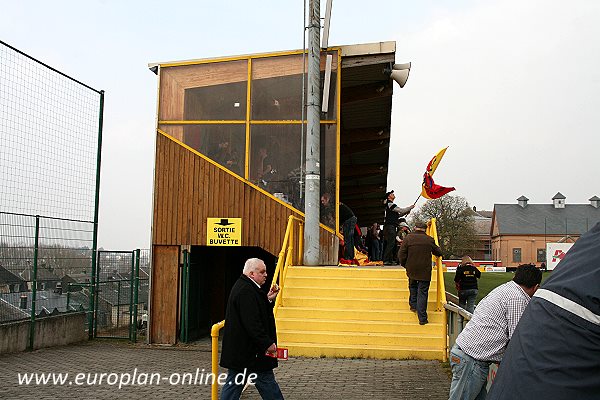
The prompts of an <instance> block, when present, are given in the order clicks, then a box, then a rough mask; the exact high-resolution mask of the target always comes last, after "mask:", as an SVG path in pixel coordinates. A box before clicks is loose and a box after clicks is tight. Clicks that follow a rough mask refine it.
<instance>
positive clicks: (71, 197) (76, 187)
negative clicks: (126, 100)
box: [0, 41, 104, 348]
mask: <svg viewBox="0 0 600 400" xmlns="http://www.w3.org/2000/svg"><path fill="white" fill-rule="evenodd" d="M103 97H104V93H103V92H101V91H98V90H95V89H93V88H91V87H89V86H87V85H85V84H83V83H81V82H79V81H77V80H75V79H73V78H71V77H69V76H68V75H66V74H64V73H62V72H60V71H58V70H56V69H54V68H52V67H50V66H48V65H46V64H44V63H42V62H40V61H38V60H36V59H35V58H33V57H31V56H29V55H27V54H25V53H23V52H21V51H20V50H17V49H15V48H14V47H12V46H10V45H8V44H6V43H4V42H2V41H0V324H2V323H8V322H14V321H19V320H29V321H31V323H30V329H29V345H28V346H29V348H34V339H35V337H36V336H35V334H36V324H38V321H40V319H41V318H43V317H47V316H53V315H60V314H65V313H71V312H86V313H87V315H88V321H87V323H86V324H85V326H81V329H82V330H87V331H88V333H89V332H90V327H91V326H92V317H91V316H92V311H93V309H92V307H93V296H94V288H93V270H94V267H95V257H94V254H95V250H96V238H97V218H98V212H97V208H98V186H99V179H98V177H99V168H100V143H101V139H100V138H101V129H102V108H103ZM40 323H41V322H40Z"/></svg>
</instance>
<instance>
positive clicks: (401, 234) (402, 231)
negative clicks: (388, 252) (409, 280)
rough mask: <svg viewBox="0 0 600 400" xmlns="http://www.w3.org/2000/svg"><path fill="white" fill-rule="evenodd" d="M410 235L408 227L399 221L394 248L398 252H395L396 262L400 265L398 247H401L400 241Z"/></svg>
mask: <svg viewBox="0 0 600 400" xmlns="http://www.w3.org/2000/svg"><path fill="white" fill-rule="evenodd" d="M409 233H410V227H409V226H408V224H407V223H406V222H404V221H401V222H400V223H399V224H398V234H397V235H396V247H397V248H398V251H397V252H396V261H397V262H398V264H400V246H401V245H402V241H403V240H404V239H405V238H406V236H407V235H408V234H409Z"/></svg>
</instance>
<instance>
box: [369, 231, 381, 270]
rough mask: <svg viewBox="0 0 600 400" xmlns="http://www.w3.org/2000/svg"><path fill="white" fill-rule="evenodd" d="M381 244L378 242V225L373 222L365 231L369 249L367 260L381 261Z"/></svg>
mask: <svg viewBox="0 0 600 400" xmlns="http://www.w3.org/2000/svg"><path fill="white" fill-rule="evenodd" d="M380 246H381V243H380V241H379V224H378V223H377V222H373V225H371V226H370V227H369V230H368V231H367V247H368V248H369V259H371V261H380V260H381V248H380Z"/></svg>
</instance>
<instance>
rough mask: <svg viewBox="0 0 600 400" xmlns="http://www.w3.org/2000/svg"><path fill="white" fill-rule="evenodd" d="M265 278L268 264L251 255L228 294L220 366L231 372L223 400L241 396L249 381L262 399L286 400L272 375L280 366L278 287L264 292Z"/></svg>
mask: <svg viewBox="0 0 600 400" xmlns="http://www.w3.org/2000/svg"><path fill="white" fill-rule="evenodd" d="M266 280H267V267H266V266H265V263H264V262H263V261H262V260H260V259H258V258H250V259H249V260H247V261H246V264H244V270H243V272H242V275H241V276H240V278H239V279H238V280H237V281H236V283H235V284H234V285H233V288H232V289H231V293H230V294H229V301H228V302H227V312H226V313H225V327H224V329H223V347H222V352H221V366H222V367H224V368H227V369H228V373H227V380H226V382H225V384H224V385H223V389H222V391H221V400H230V399H239V398H240V395H241V393H242V389H243V388H244V385H245V384H246V383H247V382H248V380H250V381H252V383H254V384H255V385H256V389H258V392H259V393H260V395H261V397H262V398H263V399H269V400H271V399H273V400H278V399H283V395H282V394H281V390H280V389H279V385H278V384H277V381H276V380H275V375H274V374H273V368H276V367H277V358H275V353H276V350H277V344H276V342H277V331H276V329H275V317H274V316H273V302H274V301H275V298H276V297H277V294H278V293H279V288H278V287H277V286H274V287H272V288H271V289H270V290H269V293H265V292H264V291H263V290H262V289H261V286H262V285H263V284H264V283H265V281H266ZM267 354H268V355H267Z"/></svg>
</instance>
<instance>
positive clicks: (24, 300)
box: [19, 294, 27, 310]
mask: <svg viewBox="0 0 600 400" xmlns="http://www.w3.org/2000/svg"><path fill="white" fill-rule="evenodd" d="M19 306H20V307H21V309H22V310H27V295H26V294H22V295H21V304H20V305H19Z"/></svg>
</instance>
